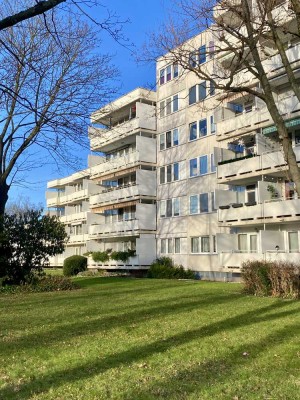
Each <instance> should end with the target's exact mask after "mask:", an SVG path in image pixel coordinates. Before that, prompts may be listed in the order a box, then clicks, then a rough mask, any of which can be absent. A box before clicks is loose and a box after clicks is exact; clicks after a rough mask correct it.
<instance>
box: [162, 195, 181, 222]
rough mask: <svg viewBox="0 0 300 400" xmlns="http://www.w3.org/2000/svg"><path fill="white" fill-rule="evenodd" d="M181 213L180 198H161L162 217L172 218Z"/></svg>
mask: <svg viewBox="0 0 300 400" xmlns="http://www.w3.org/2000/svg"><path fill="white" fill-rule="evenodd" d="M179 215H180V198H179V197H176V198H173V199H167V200H161V202H160V217H161V218H164V217H166V218H170V217H178V216H179Z"/></svg>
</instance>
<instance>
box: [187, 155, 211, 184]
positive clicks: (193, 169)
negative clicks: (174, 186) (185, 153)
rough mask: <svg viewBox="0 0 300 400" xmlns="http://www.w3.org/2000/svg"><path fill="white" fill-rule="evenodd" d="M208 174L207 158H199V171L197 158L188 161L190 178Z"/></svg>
mask: <svg viewBox="0 0 300 400" xmlns="http://www.w3.org/2000/svg"><path fill="white" fill-rule="evenodd" d="M207 173H208V158H207V156H206V155H205V156H201V157H199V169H198V158H193V159H191V160H190V178H192V177H194V176H199V175H206V174H207Z"/></svg>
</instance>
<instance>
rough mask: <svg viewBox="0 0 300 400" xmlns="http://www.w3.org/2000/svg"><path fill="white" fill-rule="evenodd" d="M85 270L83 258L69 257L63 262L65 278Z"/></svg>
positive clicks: (85, 263) (85, 261) (85, 265)
mask: <svg viewBox="0 0 300 400" xmlns="http://www.w3.org/2000/svg"><path fill="white" fill-rule="evenodd" d="M86 269H87V258H86V257H83V256H76V255H74V256H71V257H68V258H66V259H65V260H64V266H63V273H64V275H65V276H72V275H77V274H78V273H79V272H82V271H85V270H86Z"/></svg>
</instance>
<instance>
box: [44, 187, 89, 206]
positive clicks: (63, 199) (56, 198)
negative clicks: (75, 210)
mask: <svg viewBox="0 0 300 400" xmlns="http://www.w3.org/2000/svg"><path fill="white" fill-rule="evenodd" d="M88 196H89V191H88V189H83V190H79V191H78V192H73V193H71V194H68V195H66V194H65V192H59V191H57V192H46V200H47V207H58V206H62V205H66V204H72V203H78V202H79V201H82V200H85V199H88Z"/></svg>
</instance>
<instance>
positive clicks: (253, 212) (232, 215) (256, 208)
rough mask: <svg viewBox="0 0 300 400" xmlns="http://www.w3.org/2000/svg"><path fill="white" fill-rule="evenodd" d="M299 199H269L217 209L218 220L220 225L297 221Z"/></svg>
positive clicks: (299, 213)
mask: <svg viewBox="0 0 300 400" xmlns="http://www.w3.org/2000/svg"><path fill="white" fill-rule="evenodd" d="M299 217H300V199H292V200H282V199H280V200H278V199H276V200H271V201H265V202H263V203H261V204H255V203H253V205H251V204H248V205H247V206H246V205H243V206H242V207H239V208H234V207H229V206H228V208H225V209H220V210H218V221H219V223H220V225H221V226H222V225H223V226H248V225H257V224H274V223H276V224H279V223H287V222H294V221H299Z"/></svg>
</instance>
